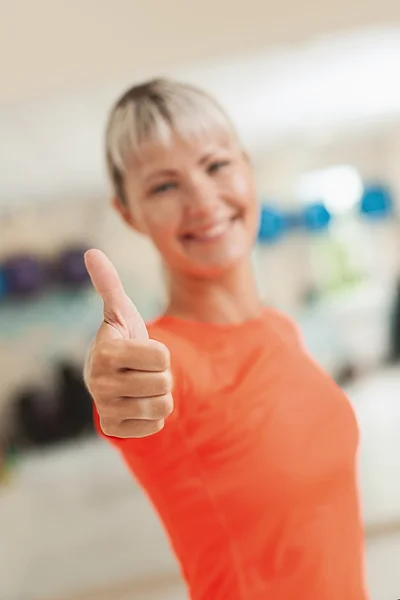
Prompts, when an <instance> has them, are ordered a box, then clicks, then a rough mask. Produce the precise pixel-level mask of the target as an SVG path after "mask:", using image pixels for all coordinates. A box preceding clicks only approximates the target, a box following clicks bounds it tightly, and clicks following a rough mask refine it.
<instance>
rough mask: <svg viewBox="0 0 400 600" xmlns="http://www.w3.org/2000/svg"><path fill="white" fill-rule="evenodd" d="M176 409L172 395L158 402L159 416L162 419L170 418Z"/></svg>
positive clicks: (163, 397) (162, 397)
mask: <svg viewBox="0 0 400 600" xmlns="http://www.w3.org/2000/svg"><path fill="white" fill-rule="evenodd" d="M173 409H174V402H173V399H172V395H171V394H165V395H164V396H161V397H160V398H159V401H158V407H157V416H158V417H159V418H161V419H165V418H166V417H169V415H170V414H171V413H172V411H173Z"/></svg>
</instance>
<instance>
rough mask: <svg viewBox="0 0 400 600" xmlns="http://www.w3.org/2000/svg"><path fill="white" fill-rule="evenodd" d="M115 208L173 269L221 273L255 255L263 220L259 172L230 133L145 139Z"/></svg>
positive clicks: (193, 273) (202, 274)
mask: <svg viewBox="0 0 400 600" xmlns="http://www.w3.org/2000/svg"><path fill="white" fill-rule="evenodd" d="M124 190H125V203H124V204H123V203H121V202H120V200H116V201H115V207H116V209H117V210H118V211H119V212H120V214H121V215H122V216H123V218H124V219H125V221H127V222H128V223H129V224H130V225H131V226H133V227H134V228H136V229H137V230H138V231H140V232H141V233H144V234H146V235H148V236H149V237H150V238H151V239H152V241H153V242H154V244H155V246H156V247H157V248H158V250H159V251H160V253H161V255H162V257H163V260H164V262H165V263H166V265H167V266H168V267H169V268H170V269H171V270H173V271H179V272H181V273H185V274H187V275H191V276H197V277H215V276H218V275H220V274H221V273H223V272H224V271H226V270H228V269H231V268H232V267H234V266H235V264H236V263H238V262H240V261H243V260H247V259H248V258H249V255H250V252H251V248H252V246H253V243H254V239H255V236H256V231H257V227H258V209H257V202H256V194H255V189H254V183H253V174H252V169H251V166H250V164H249V162H248V160H247V157H246V156H245V155H244V154H243V152H242V151H241V150H240V148H239V147H238V144H237V141H236V140H234V139H231V138H230V137H229V136H223V139H222V138H221V136H218V135H215V136H213V135H207V136H206V135H204V136H196V137H193V138H192V139H191V140H190V141H189V140H187V139H183V138H182V137H179V136H178V135H175V134H172V135H171V136H170V140H169V143H168V144H156V143H154V142H148V143H143V146H142V147H141V150H140V153H139V154H138V155H137V157H136V158H135V160H134V161H132V163H131V164H130V165H129V167H128V169H127V171H126V174H125V177H124Z"/></svg>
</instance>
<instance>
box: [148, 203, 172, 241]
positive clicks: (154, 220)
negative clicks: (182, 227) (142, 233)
mask: <svg viewBox="0 0 400 600" xmlns="http://www.w3.org/2000/svg"><path fill="white" fill-rule="evenodd" d="M142 217H143V222H144V224H145V227H146V231H147V233H148V235H149V236H150V237H151V238H152V240H153V241H154V243H155V244H156V246H158V247H165V246H168V245H169V244H170V243H171V242H172V241H173V240H174V239H175V237H176V232H177V231H178V228H179V223H180V215H179V211H177V210H176V207H174V206H171V205H168V204H167V203H163V202H160V203H158V204H157V205H156V204H152V205H151V206H146V207H145V209H144V210H143V212H142Z"/></svg>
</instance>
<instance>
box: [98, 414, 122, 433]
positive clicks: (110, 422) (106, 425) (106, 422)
mask: <svg viewBox="0 0 400 600" xmlns="http://www.w3.org/2000/svg"><path fill="white" fill-rule="evenodd" d="M100 427H101V430H102V432H103V433H104V434H105V435H108V436H112V437H116V436H118V431H117V430H118V427H117V424H116V422H115V420H114V419H112V418H110V417H104V416H102V415H100Z"/></svg>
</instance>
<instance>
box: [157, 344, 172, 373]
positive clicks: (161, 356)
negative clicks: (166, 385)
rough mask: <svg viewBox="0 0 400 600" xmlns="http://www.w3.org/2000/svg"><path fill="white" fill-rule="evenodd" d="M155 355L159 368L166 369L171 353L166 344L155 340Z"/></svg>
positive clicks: (169, 362)
mask: <svg viewBox="0 0 400 600" xmlns="http://www.w3.org/2000/svg"><path fill="white" fill-rule="evenodd" d="M154 352H155V357H156V359H157V362H158V363H159V365H160V368H161V369H164V370H167V369H169V367H170V364H171V353H170V351H169V349H168V348H167V346H166V345H165V344H163V343H162V342H155V347H154Z"/></svg>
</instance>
